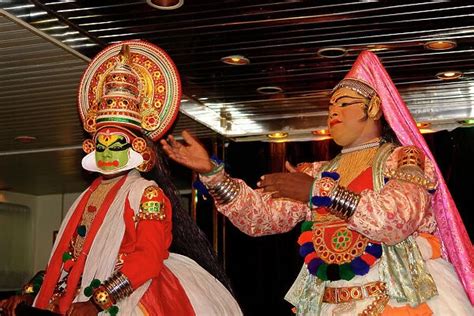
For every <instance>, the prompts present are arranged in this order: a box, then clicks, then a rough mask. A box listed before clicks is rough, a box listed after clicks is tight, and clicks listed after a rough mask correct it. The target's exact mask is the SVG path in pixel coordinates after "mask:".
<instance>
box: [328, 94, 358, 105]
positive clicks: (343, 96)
mask: <svg viewBox="0 0 474 316" xmlns="http://www.w3.org/2000/svg"><path fill="white" fill-rule="evenodd" d="M342 98H351V99H355V100H361V101H364V100H365V98H364V97H361V98H355V97H350V96H348V95H341V96H339V97H337V99H336V100H334V101H333V103H336V102H337V101H339V100H340V99H342ZM357 102H360V101H357Z"/></svg>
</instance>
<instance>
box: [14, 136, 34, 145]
mask: <svg viewBox="0 0 474 316" xmlns="http://www.w3.org/2000/svg"><path fill="white" fill-rule="evenodd" d="M15 140H16V141H17V142H20V143H22V144H30V143H33V142H35V141H36V137H34V136H27V135H22V136H17V137H15Z"/></svg>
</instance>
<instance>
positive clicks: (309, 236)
mask: <svg viewBox="0 0 474 316" xmlns="http://www.w3.org/2000/svg"><path fill="white" fill-rule="evenodd" d="M312 240H313V232H312V231H310V230H309V231H305V232H303V233H302V234H301V235H300V237H299V238H298V245H300V246H301V245H302V244H305V243H307V242H311V241H312Z"/></svg>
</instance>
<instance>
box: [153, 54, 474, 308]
mask: <svg viewBox="0 0 474 316" xmlns="http://www.w3.org/2000/svg"><path fill="white" fill-rule="evenodd" d="M328 125H329V129H330V133H331V136H332V137H333V139H334V141H335V142H336V143H337V144H339V145H340V146H342V147H343V149H342V151H341V153H340V154H339V155H338V156H337V157H336V158H334V159H333V160H332V161H329V162H315V163H304V164H300V165H298V167H297V168H296V169H295V168H293V167H292V166H290V165H289V164H288V165H287V167H288V169H289V170H290V171H291V173H283V174H270V175H265V176H263V177H262V180H261V181H260V182H259V184H258V185H259V187H260V188H259V189H257V190H253V189H251V188H249V187H248V186H247V185H246V184H245V183H244V182H243V181H242V180H239V179H234V178H231V177H230V176H229V175H227V174H226V173H225V171H224V168H223V165H222V164H220V165H219V164H216V163H213V162H212V161H211V160H210V159H209V156H208V154H207V153H206V151H205V150H204V148H202V146H200V145H199V143H198V142H197V141H196V140H195V139H193V138H192V136H190V135H189V134H188V133H186V132H185V133H183V137H184V140H185V143H184V144H182V143H179V142H176V141H175V140H174V139H173V138H172V137H169V139H168V141H164V140H163V141H162V145H163V148H164V149H165V151H166V152H167V153H168V155H169V156H170V157H171V158H172V159H174V160H176V161H177V162H179V163H181V164H183V165H185V166H188V167H189V168H191V169H193V170H195V171H197V172H199V173H200V178H201V180H202V181H203V182H204V184H205V185H206V186H207V188H208V189H209V191H210V193H211V194H212V195H213V197H214V199H215V203H216V205H217V207H218V210H219V211H220V212H221V213H223V214H224V215H226V216H227V217H228V218H229V219H230V220H231V221H232V223H233V224H234V225H235V226H236V227H238V228H239V229H240V230H241V231H243V232H245V233H246V234H248V235H251V236H261V235H269V234H276V233H283V232H286V231H289V230H291V229H292V228H293V227H294V226H295V225H296V224H297V223H299V222H301V221H304V222H303V224H302V228H301V230H302V233H301V235H300V237H299V239H298V244H299V245H300V254H301V256H302V257H303V258H304V265H303V267H302V269H301V272H300V273H299V275H298V277H297V279H296V281H295V283H294V284H293V286H292V287H291V289H290V290H289V291H288V293H287V295H286V297H285V299H286V300H287V301H289V302H290V303H292V304H293V305H294V306H295V312H296V314H297V315H355V314H360V315H432V314H434V315H472V314H473V313H474V310H473V308H472V303H471V302H474V278H473V273H474V272H473V271H474V269H473V268H474V265H473V256H472V244H471V242H470V240H469V238H468V235H467V233H466V230H465V227H464V225H463V223H462V220H461V218H460V216H459V213H458V211H457V209H456V206H455V204H454V202H453V200H452V198H451V196H450V194H449V191H448V189H447V187H446V184H445V182H444V180H443V177H442V175H441V172H440V170H439V168H438V166H437V165H436V163H435V162H434V159H433V156H432V154H431V152H430V150H429V149H428V146H427V145H426V143H425V141H424V140H423V138H422V136H421V135H420V133H419V131H418V128H417V127H416V124H415V122H414V120H413V118H412V117H411V115H410V113H409V111H408V109H407V107H406V105H405V103H404V102H403V100H402V99H401V97H400V95H399V93H398V91H397V89H396V87H395V85H394V84H393V82H392V80H391V79H390V77H389V75H388V74H387V72H386V71H385V69H384V67H383V66H382V64H381V63H380V61H379V60H378V58H377V57H376V56H375V55H374V54H373V53H371V52H367V51H365V52H362V53H361V54H360V56H359V57H358V59H357V60H356V62H355V63H354V65H353V67H352V69H351V71H350V72H349V73H348V74H347V76H346V77H345V78H344V79H343V80H342V81H341V82H340V83H339V84H338V85H337V86H336V87H335V88H334V90H333V92H332V94H331V99H330V106H329V116H328ZM308 193H309V194H308Z"/></svg>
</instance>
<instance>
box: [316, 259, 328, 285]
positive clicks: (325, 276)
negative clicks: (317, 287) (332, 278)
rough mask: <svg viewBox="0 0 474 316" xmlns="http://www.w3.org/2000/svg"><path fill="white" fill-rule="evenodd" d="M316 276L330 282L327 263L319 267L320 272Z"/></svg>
mask: <svg viewBox="0 0 474 316" xmlns="http://www.w3.org/2000/svg"><path fill="white" fill-rule="evenodd" d="M316 275H317V276H318V278H320V279H321V280H323V281H327V280H328V265H327V263H323V264H321V265H320V266H319V268H318V272H316Z"/></svg>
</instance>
